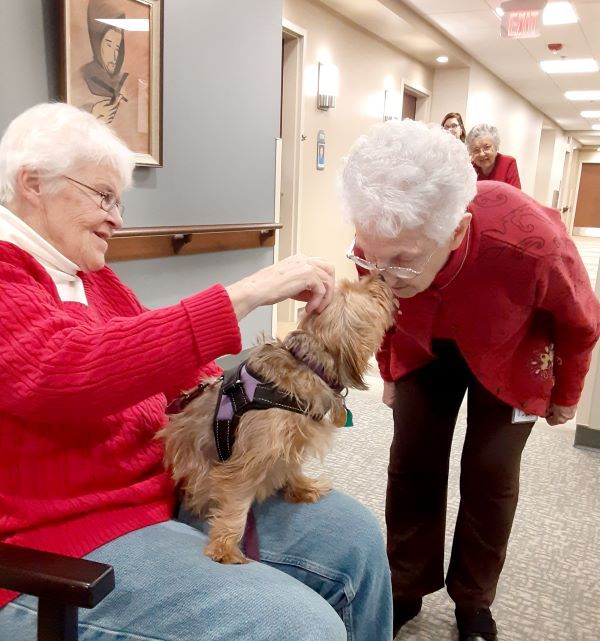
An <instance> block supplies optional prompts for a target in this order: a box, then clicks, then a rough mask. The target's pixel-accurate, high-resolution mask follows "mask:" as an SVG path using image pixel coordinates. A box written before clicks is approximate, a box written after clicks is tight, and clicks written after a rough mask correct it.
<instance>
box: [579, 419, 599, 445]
mask: <svg viewBox="0 0 600 641" xmlns="http://www.w3.org/2000/svg"><path fill="white" fill-rule="evenodd" d="M574 445H575V447H591V448H594V449H596V450H600V430H593V429H592V428H591V427H588V426H587V425H579V424H578V425H577V427H576V429H575V442H574Z"/></svg>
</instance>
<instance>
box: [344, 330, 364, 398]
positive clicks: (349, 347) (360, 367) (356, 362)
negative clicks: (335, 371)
mask: <svg viewBox="0 0 600 641" xmlns="http://www.w3.org/2000/svg"><path fill="white" fill-rule="evenodd" d="M369 356H370V350H366V351H365V345H364V344H363V341H361V338H360V336H358V335H347V336H346V337H345V338H344V340H343V341H341V343H340V345H339V356H338V359H336V360H337V361H338V367H339V370H340V376H339V379H340V380H341V381H343V382H344V385H345V386H346V387H353V388H355V389H369V387H368V385H367V384H366V383H365V380H364V378H363V375H364V373H365V370H366V368H367V363H368V360H369Z"/></svg>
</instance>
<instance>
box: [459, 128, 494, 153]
mask: <svg viewBox="0 0 600 641" xmlns="http://www.w3.org/2000/svg"><path fill="white" fill-rule="evenodd" d="M482 136H485V137H486V138H491V139H492V140H493V141H494V145H496V149H498V148H499V147H500V136H499V134H498V130H497V129H496V127H494V125H486V124H485V123H482V124H480V125H475V126H474V127H473V129H471V131H469V133H468V134H467V139H466V141H465V142H466V144H467V148H468V149H471V148H472V147H473V143H474V142H475V141H476V140H477V138H481V137H482Z"/></svg>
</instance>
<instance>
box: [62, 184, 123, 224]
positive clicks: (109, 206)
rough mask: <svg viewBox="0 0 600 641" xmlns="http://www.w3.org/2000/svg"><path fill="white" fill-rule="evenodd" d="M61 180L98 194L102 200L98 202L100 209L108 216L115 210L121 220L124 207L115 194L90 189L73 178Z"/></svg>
mask: <svg viewBox="0 0 600 641" xmlns="http://www.w3.org/2000/svg"><path fill="white" fill-rule="evenodd" d="M63 178H66V179H67V180H70V181H71V182H72V183H75V184H76V185H80V186H81V187H85V188H86V189H89V190H90V191H93V192H94V193H96V194H98V196H102V200H101V201H100V208H101V209H103V210H104V211H105V212H107V213H109V214H110V212H111V211H112V210H113V209H115V208H116V209H117V211H118V212H119V215H120V216H121V218H122V217H123V212H124V211H125V205H124V204H123V203H122V202H121V201H120V200H119V199H118V198H117V197H116V196H115V194H110V193H106V192H104V191H98V190H97V189H94V187H90V186H89V185H86V184H85V183H82V182H80V181H79V180H75V178H71V177H70V176H63Z"/></svg>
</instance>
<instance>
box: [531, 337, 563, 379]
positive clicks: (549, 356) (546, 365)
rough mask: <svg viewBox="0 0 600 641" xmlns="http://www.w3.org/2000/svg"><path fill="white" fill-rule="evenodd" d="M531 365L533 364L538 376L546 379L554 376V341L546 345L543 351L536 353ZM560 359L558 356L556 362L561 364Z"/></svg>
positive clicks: (534, 371)
mask: <svg viewBox="0 0 600 641" xmlns="http://www.w3.org/2000/svg"><path fill="white" fill-rule="evenodd" d="M534 359H535V360H533V361H531V365H532V366H533V367H532V369H533V373H534V374H535V375H536V376H541V377H542V378H544V379H548V378H553V371H554V361H555V354H554V343H550V344H549V345H546V347H545V349H544V351H543V352H541V353H537V352H536V353H535V355H534ZM559 361H560V359H558V358H556V363H557V364H559Z"/></svg>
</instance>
